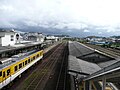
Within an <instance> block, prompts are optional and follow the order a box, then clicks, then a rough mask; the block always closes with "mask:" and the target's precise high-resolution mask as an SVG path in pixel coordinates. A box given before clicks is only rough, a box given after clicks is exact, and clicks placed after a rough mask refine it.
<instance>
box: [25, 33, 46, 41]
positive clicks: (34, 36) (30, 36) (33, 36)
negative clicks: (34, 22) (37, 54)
mask: <svg viewBox="0 0 120 90" xmlns="http://www.w3.org/2000/svg"><path fill="white" fill-rule="evenodd" d="M26 36H27V40H29V41H34V42H44V38H45V36H44V35H43V34H42V33H35V32H30V33H27V35H26Z"/></svg>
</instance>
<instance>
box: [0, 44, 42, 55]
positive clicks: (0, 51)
mask: <svg viewBox="0 0 120 90" xmlns="http://www.w3.org/2000/svg"><path fill="white" fill-rule="evenodd" d="M39 44H42V43H41V42H29V43H23V44H16V45H14V46H0V53H3V52H7V51H11V50H17V49H20V48H26V47H30V46H34V45H39Z"/></svg>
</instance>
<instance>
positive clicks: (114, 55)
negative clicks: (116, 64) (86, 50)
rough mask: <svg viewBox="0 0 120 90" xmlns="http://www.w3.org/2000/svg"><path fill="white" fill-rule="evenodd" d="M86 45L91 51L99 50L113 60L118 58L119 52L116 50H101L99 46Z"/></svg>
mask: <svg viewBox="0 0 120 90" xmlns="http://www.w3.org/2000/svg"><path fill="white" fill-rule="evenodd" d="M85 45H87V46H88V47H91V48H93V49H96V50H99V51H101V52H103V53H106V54H108V55H110V56H112V57H114V58H119V57H120V51H119V50H116V49H112V48H103V47H100V46H97V45H91V44H85Z"/></svg>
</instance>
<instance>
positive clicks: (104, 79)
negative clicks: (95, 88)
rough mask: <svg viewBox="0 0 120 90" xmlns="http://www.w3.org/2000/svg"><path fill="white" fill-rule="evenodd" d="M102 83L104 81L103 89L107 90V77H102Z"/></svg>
mask: <svg viewBox="0 0 120 90" xmlns="http://www.w3.org/2000/svg"><path fill="white" fill-rule="evenodd" d="M102 83H103V85H102V90H105V87H106V78H105V77H103V78H102Z"/></svg>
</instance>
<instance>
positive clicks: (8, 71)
mask: <svg viewBox="0 0 120 90" xmlns="http://www.w3.org/2000/svg"><path fill="white" fill-rule="evenodd" d="M10 76H11V69H10V68H5V69H4V70H2V84H5V85H6V84H8V83H9V82H10V81H11V77H10Z"/></svg>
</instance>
